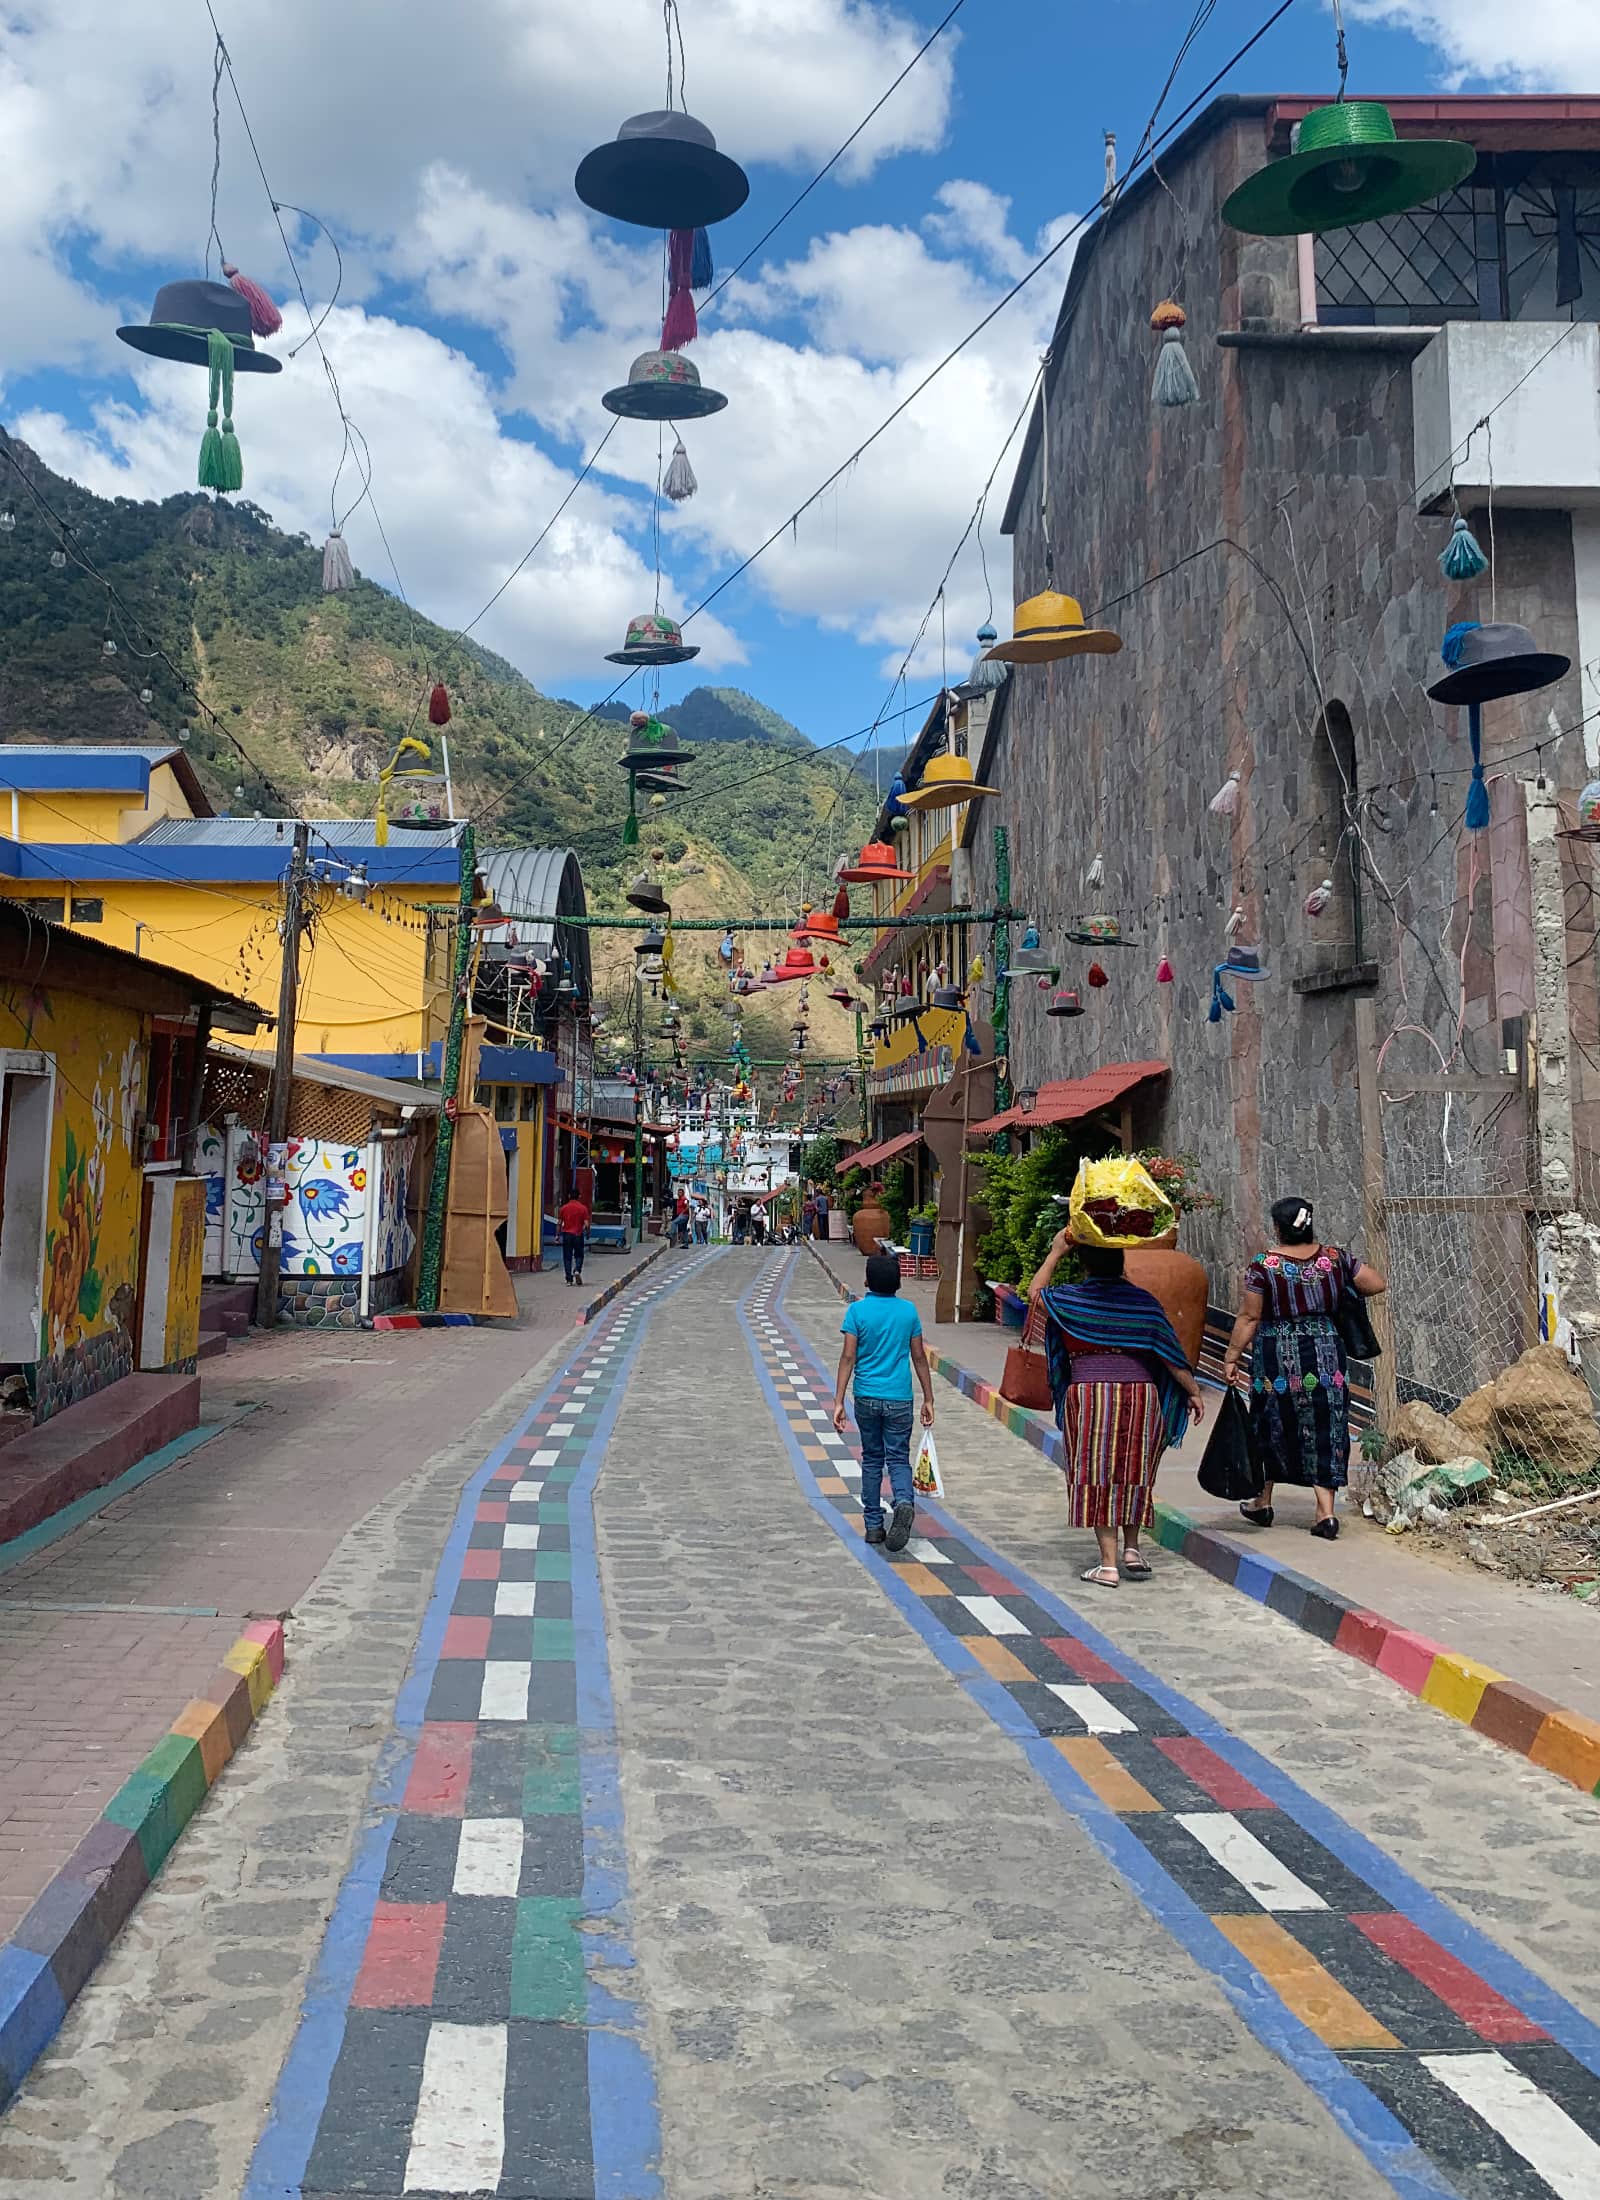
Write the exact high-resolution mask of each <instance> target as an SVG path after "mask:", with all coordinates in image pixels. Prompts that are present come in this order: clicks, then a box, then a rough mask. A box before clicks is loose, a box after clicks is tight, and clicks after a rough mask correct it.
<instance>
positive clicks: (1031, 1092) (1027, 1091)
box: [1017, 1085, 1039, 1115]
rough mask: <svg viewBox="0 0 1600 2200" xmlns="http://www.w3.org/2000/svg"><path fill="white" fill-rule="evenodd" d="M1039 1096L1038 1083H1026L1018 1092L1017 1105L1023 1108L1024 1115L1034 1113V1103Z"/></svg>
mask: <svg viewBox="0 0 1600 2200" xmlns="http://www.w3.org/2000/svg"><path fill="white" fill-rule="evenodd" d="M1038 1097H1039V1088H1038V1086H1037V1085H1024V1086H1022V1087H1021V1089H1020V1090H1019V1091H1018V1093H1017V1106H1018V1107H1019V1108H1020V1109H1021V1110H1022V1112H1023V1114H1024V1115H1031V1114H1032V1113H1033V1104H1034V1102H1035V1101H1036V1100H1037V1099H1038Z"/></svg>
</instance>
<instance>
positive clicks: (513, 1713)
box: [451, 1658, 533, 2191]
mask: <svg viewBox="0 0 1600 2200" xmlns="http://www.w3.org/2000/svg"><path fill="white" fill-rule="evenodd" d="M532 1679H533V1665H532V1662H531V1660H529V1659H527V1658H490V1659H489V1660H488V1662H487V1663H486V1664H485V1666H484V1668H483V1691H482V1693H481V1695H480V1696H479V1698H478V1717H479V1718H480V1719H511V1720H513V1721H514V1722H515V1723H516V1724H517V1725H518V1726H526V1725H527V1723H528V1684H529V1682H530V1681H531V1680H532ZM451 2189H452V2191H454V2190H455V2189H456V2188H455V2187H453V2186H452V2188H451Z"/></svg>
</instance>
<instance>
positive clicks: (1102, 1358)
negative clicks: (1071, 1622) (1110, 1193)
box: [1028, 1229, 1205, 1589]
mask: <svg viewBox="0 0 1600 2200" xmlns="http://www.w3.org/2000/svg"><path fill="white" fill-rule="evenodd" d="M1126 1242H1128V1243H1137V1242H1138V1241H1137V1240H1135V1239H1129V1240H1127V1241H1126ZM1069 1251H1072V1252H1076V1254H1077V1258H1078V1263H1079V1266H1080V1267H1081V1269H1082V1271H1083V1281H1082V1282H1081V1283H1068V1284H1052V1283H1051V1280H1050V1279H1051V1277H1052V1276H1053V1275H1054V1274H1055V1272H1056V1268H1057V1267H1058V1265H1059V1264H1060V1262H1061V1261H1062V1260H1063V1258H1064V1257H1065V1256H1066V1254H1067V1253H1068V1252H1069ZM1028 1297H1029V1300H1030V1301H1031V1302H1035V1303H1037V1304H1039V1305H1041V1306H1042V1307H1043V1308H1044V1311H1045V1313H1046V1315H1047V1316H1048V1321H1047V1324H1046V1329H1045V1350H1046V1358H1047V1361H1048V1365H1049V1370H1050V1395H1051V1398H1052V1400H1053V1402H1054V1405H1055V1412H1056V1426H1057V1427H1058V1428H1059V1429H1060V1431H1061V1449H1062V1457H1063V1465H1064V1469H1065V1473H1066V1477H1067V1517H1068V1519H1069V1520H1070V1521H1071V1523H1072V1525H1073V1527H1075V1528H1093V1530H1094V1534H1095V1541H1096V1542H1097V1543H1098V1544H1099V1546H1100V1563H1099V1564H1098V1565H1097V1566H1090V1567H1089V1568H1087V1570H1086V1571H1085V1572H1084V1573H1082V1574H1080V1575H1079V1577H1078V1578H1079V1579H1080V1580H1081V1581H1087V1582H1092V1583H1093V1584H1094V1585H1095V1586H1096V1587H1097V1588H1101V1589H1115V1588H1118V1587H1119V1586H1120V1585H1121V1583H1122V1582H1124V1581H1148V1580H1149V1578H1150V1562H1149V1560H1148V1559H1147V1558H1146V1557H1145V1555H1144V1553H1143V1552H1142V1551H1141V1550H1140V1548H1139V1537H1140V1535H1141V1533H1142V1532H1143V1531H1144V1529H1146V1528H1148V1527H1149V1525H1150V1523H1151V1521H1152V1520H1153V1519H1154V1518H1155V1480H1156V1468H1157V1467H1158V1466H1159V1465H1160V1463H1161V1454H1162V1453H1163V1452H1164V1451H1165V1450H1166V1448H1167V1446H1168V1444H1177V1443H1181V1442H1182V1441H1183V1434H1184V1430H1185V1429H1186V1428H1187V1427H1188V1425H1189V1420H1190V1418H1191V1416H1192V1417H1193V1419H1195V1420H1196V1421H1199V1420H1201V1419H1202V1418H1203V1417H1204V1414H1205V1405H1204V1402H1203V1400H1202V1398H1201V1395H1200V1386H1199V1384H1198V1383H1197V1382H1196V1381H1195V1379H1194V1374H1193V1371H1192V1370H1191V1368H1190V1366H1189V1362H1188V1360H1187V1359H1186V1358H1185V1357H1184V1350H1183V1346H1182V1345H1181V1344H1180V1343H1179V1342H1178V1338H1177V1335H1176V1332H1175V1331H1174V1329H1173V1327H1172V1324H1171V1322H1170V1321H1168V1319H1167V1316H1166V1313H1165V1311H1164V1309H1163V1308H1162V1306H1161V1303H1160V1301H1159V1300H1158V1299H1156V1298H1153V1297H1152V1296H1151V1294H1150V1293H1149V1292H1148V1291H1142V1290H1141V1289H1140V1288H1139V1286H1138V1285H1137V1284H1136V1283H1129V1282H1128V1281H1127V1279H1126V1278H1125V1276H1124V1275H1123V1263H1122V1247H1121V1246H1116V1245H1112V1246H1105V1245H1082V1244H1078V1245H1075V1244H1074V1242H1073V1237H1072V1232H1071V1230H1070V1229H1066V1230H1059V1231H1057V1233H1056V1237H1055V1241H1054V1243H1053V1244H1052V1245H1051V1247H1050V1250H1049V1252H1048V1253H1046V1255H1045V1257H1044V1261H1043V1263H1042V1265H1041V1266H1040V1268H1039V1271H1038V1273H1037V1274H1036V1275H1035V1277H1034V1279H1033V1281H1032V1283H1030V1284H1029V1286H1028ZM1119 1536H1120V1538H1121V1542H1122V1556H1121V1568H1120V1571H1119V1570H1118V1557H1117V1542H1118V1538H1119Z"/></svg>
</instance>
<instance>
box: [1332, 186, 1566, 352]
mask: <svg viewBox="0 0 1600 2200" xmlns="http://www.w3.org/2000/svg"><path fill="white" fill-rule="evenodd" d="M1316 265H1317V318H1318V319H1319V320H1320V321H1324V322H1327V323H1329V324H1330V325H1332V326H1335V327H1338V326H1341V325H1342V326H1346V327H1350V326H1365V327H1373V326H1377V327H1399V328H1404V327H1410V326H1416V325H1423V326H1427V325H1431V324H1433V323H1435V322H1439V321H1567V320H1571V321H1600V154H1597V153H1483V154H1480V155H1479V158H1478V165H1477V167H1476V169H1475V170H1474V171H1473V174H1472V176H1471V177H1470V179H1469V180H1468V181H1467V182H1466V183H1463V184H1460V185H1458V186H1457V187H1456V189H1455V190H1453V191H1447V192H1446V193H1445V194H1444V196H1443V197H1442V198H1438V199H1432V200H1430V201H1429V203H1428V204H1427V205H1426V206H1416V207H1410V208H1408V209H1407V211H1406V212H1405V213H1403V214H1391V215H1389V216H1388V217H1387V218H1386V219H1385V220H1383V221H1376V222H1361V223H1358V224H1357V226H1356V227H1355V228H1354V229H1333V230H1328V231H1325V232H1324V234H1323V235H1322V236H1320V237H1318V238H1317V240H1316Z"/></svg>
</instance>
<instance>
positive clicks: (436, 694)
mask: <svg viewBox="0 0 1600 2200" xmlns="http://www.w3.org/2000/svg"><path fill="white" fill-rule="evenodd" d="M428 723H429V725H430V726H447V725H449V723H450V691H449V689H448V688H447V687H446V686H445V684H444V682H443V681H442V680H441V681H440V682H439V684H438V686H437V687H436V688H435V689H434V691H433V693H432V694H431V695H430V696H429V697H428Z"/></svg>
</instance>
